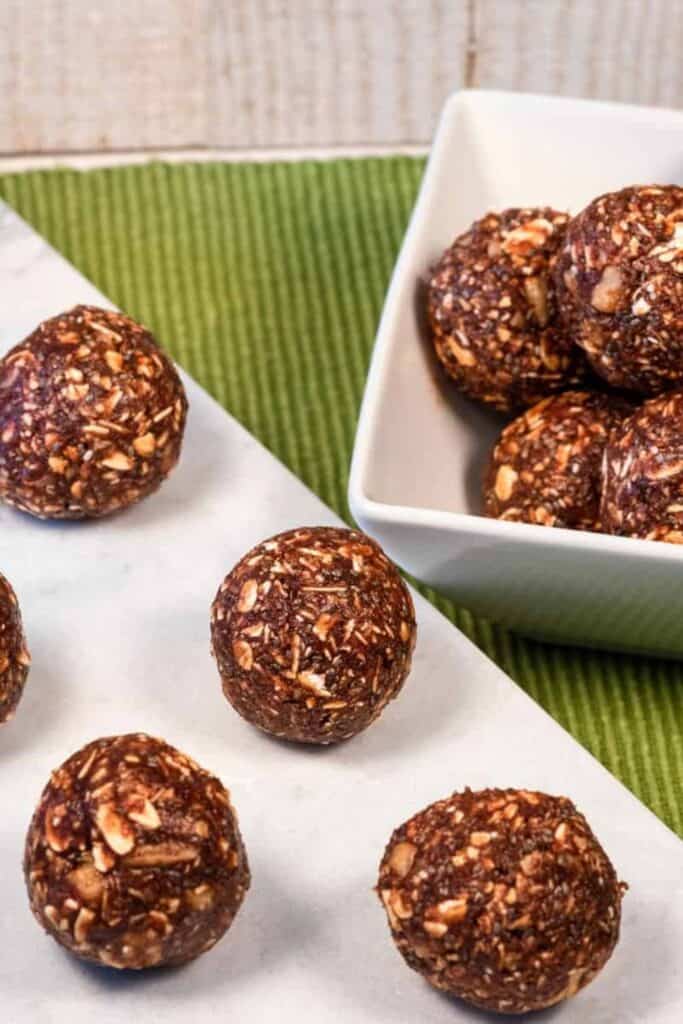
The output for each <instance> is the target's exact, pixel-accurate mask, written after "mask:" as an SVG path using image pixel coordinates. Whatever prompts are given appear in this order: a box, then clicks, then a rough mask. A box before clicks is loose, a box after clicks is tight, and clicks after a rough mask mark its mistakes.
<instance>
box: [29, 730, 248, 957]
mask: <svg viewBox="0 0 683 1024" xmlns="http://www.w3.org/2000/svg"><path fill="white" fill-rule="evenodd" d="M24 872H25V876H26V884H27V886H28V892H29V898H30V901H31V909H32V910H33V913H34V915H35V917H36V918H37V920H38V922H39V923H40V924H41V925H42V926H43V928H45V930H46V931H47V932H48V933H49V934H50V935H51V936H52V937H53V938H54V939H56V940H57V942H59V943H60V944H61V945H62V946H65V947H66V948H67V949H68V950H69V951H70V952H72V953H75V954H76V955H77V956H79V957H82V958H83V959H85V960H92V961H94V962H95V963H98V964H104V965H106V966H108V967H119V968H124V967H130V968H136V969H138V968H143V967H157V966H162V965H170V964H182V963H185V962H186V961H188V960H192V959H193V958H194V957H196V956H199V954H200V953H203V952H205V951H206V950H208V949H210V948H211V946H213V945H214V944H215V943H216V942H217V941H218V940H219V939H220V938H221V936H222V935H223V934H224V933H225V931H226V930H227V929H228V928H229V927H230V924H231V923H232V920H233V918H234V916H235V914H236V913H237V911H238V910H239V907H240V904H241V903H242V900H243V899H244V895H245V893H246V891H247V889H248V888H249V880H250V879H249V867H248V864H247V858H246V854H245V851H244V846H243V843H242V838H241V836H240V833H239V829H238V826H237V819H236V817H235V812H234V810H233V808H232V806H231V804H230V797H229V794H228V792H227V791H226V790H225V788H224V787H223V786H222V785H221V783H220V782H219V781H218V779H216V778H214V776H213V775H210V774H209V773H208V772H206V771H204V770H203V769H202V768H200V767H199V765H197V764H195V762H194V761H192V760H191V759H190V758H189V757H187V756H186V755H185V754H181V753H180V752H179V751H178V750H175V749H174V748H173V747H171V746H169V745H168V743H164V742H163V740H158V739H153V738H152V737H151V736H146V735H144V734H141V733H136V734H132V735H127V736H114V737H108V738H105V739H100V740H95V742H94V743H89V744H88V745H87V746H86V747H83V749H82V750H79V751H78V753H76V754H74V755H73V756H72V757H70V758H69V759H68V760H67V761H65V763H64V764H63V765H62V766H61V768H58V769H57V770H56V771H55V772H53V774H52V777H51V778H50V781H49V782H48V784H47V786H46V787H45V789H44V791H43V795H42V796H41V798H40V803H39V804H38V808H37V810H36V812H35V814H34V816H33V820H32V822H31V826H30V828H29V831H28V836H27V839H26V853H25V859H24Z"/></svg>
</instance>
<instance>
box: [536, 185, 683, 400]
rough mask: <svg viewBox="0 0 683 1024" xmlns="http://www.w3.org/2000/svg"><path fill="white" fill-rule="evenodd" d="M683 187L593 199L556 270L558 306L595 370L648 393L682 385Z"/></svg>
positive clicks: (644, 188) (579, 218)
mask: <svg viewBox="0 0 683 1024" xmlns="http://www.w3.org/2000/svg"><path fill="white" fill-rule="evenodd" d="M682 275H683V189H682V188H679V187H678V186H675V185H661V186H659V185H657V186H656V185H649V186H634V187H631V188H625V189H621V190H620V191H619V192H608V193H607V194H606V195H603V196H599V197H598V198H597V199H594V200H593V202H592V203H590V204H589V205H588V206H587V207H586V209H585V210H583V211H582V212H581V213H580V214H579V215H578V216H577V217H575V218H574V219H573V220H572V221H571V223H570V225H569V228H568V230H567V233H566V237H565V240H564V244H563V247H562V252H561V254H560V256H559V258H558V260H557V264H556V285H557V290H558V295H559V299H560V305H561V307H562V308H563V310H564V311H565V314H566V316H567V317H568V318H569V319H570V320H571V321H572V323H573V324H574V327H575V331H576V341H577V343H578V344H579V345H581V346H582V348H583V349H584V350H585V352H586V354H587V356H588V359H589V361H590V363H591V364H592V366H593V367H594V369H595V371H596V372H597V373H598V374H600V376H601V377H603V378H604V379H605V380H606V381H608V382H609V383H610V384H612V385H613V386H614V387H618V388H626V389H630V390H633V391H638V392H641V393H643V394H657V393H659V392H661V391H667V390H671V389H672V388H676V387H679V386H681V385H683V276H682Z"/></svg>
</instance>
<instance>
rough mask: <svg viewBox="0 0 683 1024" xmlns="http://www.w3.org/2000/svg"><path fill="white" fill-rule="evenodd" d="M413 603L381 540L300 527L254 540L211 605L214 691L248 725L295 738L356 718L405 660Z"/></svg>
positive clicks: (325, 732) (331, 738)
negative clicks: (219, 689) (217, 687)
mask: <svg viewBox="0 0 683 1024" xmlns="http://www.w3.org/2000/svg"><path fill="white" fill-rule="evenodd" d="M415 628H416V627H415V611H414V608H413V602H412V600H411V597H410V593H409V592H408V588H407V587H406V585H405V583H404V582H403V580H402V579H401V577H400V575H399V573H398V572H397V570H396V568H395V566H394V565H393V564H392V563H391V562H390V561H389V559H388V558H387V557H386V555H385V554H384V553H383V551H382V550H381V548H380V547H379V546H378V545H377V544H376V543H375V542H374V541H372V540H371V539H370V538H369V537H366V536H365V535H364V534H362V533H359V532H358V531H356V530H345V529H336V528H331V527H322V526H319V527H310V528H302V529H299V530H291V531H289V532H287V533H282V534H280V535H279V536H277V537H273V538H272V539H271V540H267V541H264V542H263V543H261V544H259V545H258V546H257V547H255V548H253V550H251V551H250V552H249V553H248V554H246V555H245V556H244V558H243V559H242V560H241V561H240V562H238V564H237V565H236V566H235V568H234V569H233V570H232V571H231V572H230V573H229V574H228V575H227V576H226V577H225V580H224V582H223V584H222V585H221V587H220V589H219V591H218V593H217V595H216V599H215V601H214V603H213V607H212V613H211V635H212V642H213V651H214V654H215V657H216V660H217V662H218V668H219V671H220V675H221V679H222V682H223V692H224V693H225V696H226V697H227V699H228V700H229V701H230V703H231V704H232V706H233V707H234V708H235V710H236V711H238V712H239V713H240V715H242V717H243V718H245V719H246V720H247V721H248V722H251V723H252V725H256V726H258V727H259V728H261V729H264V730H265V731H266V732H269V733H272V734H273V735H274V736H278V737H281V738H283V739H288V740H296V741H299V742H302V743H333V742H336V741H337V740H344V739H349V738H350V737H351V736H354V735H355V734H356V733H358V732H360V731H361V730H362V729H365V728H366V727H367V726H368V725H370V723H371V722H372V721H374V719H375V718H377V716H378V715H379V714H380V713H381V712H382V710H383V708H384V707H385V705H386V704H387V703H388V702H389V701H390V700H391V699H392V698H393V697H395V696H396V695H397V693H398V692H399V690H400V689H401V687H402V685H403V683H404V680H405V678H406V676H407V675H408V672H409V670H410V661H411V656H412V651H413V647H414V646H415Z"/></svg>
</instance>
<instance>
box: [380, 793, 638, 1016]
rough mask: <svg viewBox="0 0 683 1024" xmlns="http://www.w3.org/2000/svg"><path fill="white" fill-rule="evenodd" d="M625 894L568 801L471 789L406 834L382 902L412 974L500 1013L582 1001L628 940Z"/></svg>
mask: <svg viewBox="0 0 683 1024" xmlns="http://www.w3.org/2000/svg"><path fill="white" fill-rule="evenodd" d="M623 888H624V887H623V886H622V885H621V884H620V883H619V882H618V881H617V876H616V874H615V872H614V868H613V867H612V865H611V864H610V862H609V860H608V858H607V856H606V854H605V852H604V850H603V849H602V847H601V846H600V844H599V843H598V841H597V839H596V838H595V836H594V835H593V833H592V832H591V830H590V828H589V826H588V824H587V822H586V819H585V818H584V817H583V815H581V814H579V812H578V811H577V810H576V808H575V807H574V805H573V804H572V803H571V801H570V800H567V799H566V798H565V797H554V796H547V795H545V794H544V793H534V792H528V791H527V790H515V789H485V790H482V791H481V792H472V791H471V790H465V792H464V793H454V794H453V796H451V797H449V798H448V799H446V800H440V801H438V802H437V803H435V804H432V805H431V806H430V807H427V808H426V809H425V810H423V811H420V813H419V814H416V815H415V816H414V817H413V818H411V819H410V821H407V822H406V823H405V824H404V825H401V826H400V828H397V829H396V831H395V832H394V834H393V835H392V837H391V839H390V841H389V845H388V846H387V848H386V851H385V853H384V857H383V858H382V863H381V865H380V873H379V883H378V894H379V896H380V898H381V900H382V902H383V904H384V906H385V909H386V912H387V916H388V918H389V925H390V927H391V933H392V936H393V938H394V941H395V943H396V945H397V946H398V949H399V951H400V952H401V954H402V956H403V957H404V959H405V961H406V963H407V964H408V966H409V967H412V968H413V970H416V971H418V972H419V973H420V974H422V975H423V976H424V977H425V978H426V979H427V981H429V982H430V983H431V984H432V985H435V986H436V987H437V988H439V989H442V990H443V991H444V992H448V993H450V994H452V995H455V996H459V997H460V998H461V999H464V1000H466V1001H467V1002H469V1003H472V1004H473V1005H474V1006H478V1007H481V1008H483V1009H487V1010H495V1011H498V1012H499V1013H509V1014H515V1013H525V1012H526V1011H528V1010H540V1009H543V1008H544V1007H547V1006H552V1005H553V1004H554V1003H559V1002H560V1001H561V1000H563V999H566V998H568V997H569V996H572V995H574V994H575V993H576V992H578V991H579V989H581V988H583V987H584V986H585V985H587V984H588V983H589V982H590V981H591V980H592V979H593V978H594V977H595V976H596V974H597V973H598V972H599V971H600V969H601V968H602V967H603V966H604V964H605V962H606V961H607V960H608V958H609V956H610V954H611V953H612V950H613V949H614V946H615V945H616V942H617V939H618V937H619V922H620V910H621V898H622V892H623Z"/></svg>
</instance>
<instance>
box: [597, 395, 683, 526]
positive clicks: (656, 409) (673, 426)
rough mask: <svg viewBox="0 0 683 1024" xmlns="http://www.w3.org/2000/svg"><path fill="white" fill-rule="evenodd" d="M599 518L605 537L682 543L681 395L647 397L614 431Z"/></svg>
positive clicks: (606, 460)
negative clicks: (605, 533)
mask: <svg viewBox="0 0 683 1024" xmlns="http://www.w3.org/2000/svg"><path fill="white" fill-rule="evenodd" d="M600 516H601V520H602V524H603V526H604V529H605V530H606V532H607V533H613V534H619V535H621V536H624V537H640V538H643V539H645V540H664V541H669V542H670V543H672V544H683V391H677V392H674V393H672V394H668V395H660V397H659V398H652V399H650V400H649V401H648V402H645V403H644V404H643V405H642V406H641V407H640V408H639V409H637V410H636V411H635V412H634V413H633V415H632V416H630V417H629V418H628V419H626V420H625V421H624V422H623V423H622V425H621V427H620V428H619V429H616V430H615V431H614V432H613V434H612V436H611V438H610V442H609V444H608V445H607V447H606V448H605V454H604V460H603V467H602V505H601V509H600Z"/></svg>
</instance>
